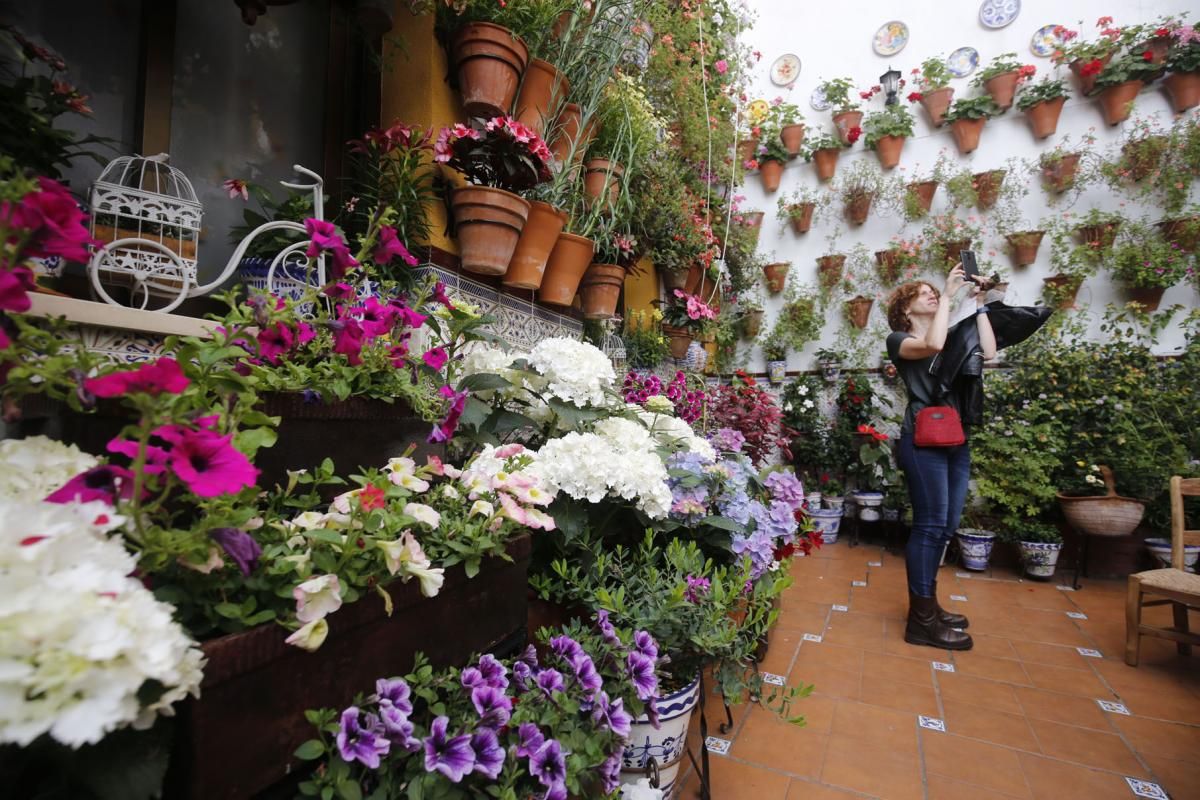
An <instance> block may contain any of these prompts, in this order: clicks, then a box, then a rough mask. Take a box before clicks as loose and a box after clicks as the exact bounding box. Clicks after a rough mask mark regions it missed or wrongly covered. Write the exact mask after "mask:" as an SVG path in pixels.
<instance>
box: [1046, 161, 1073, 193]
mask: <svg viewBox="0 0 1200 800" xmlns="http://www.w3.org/2000/svg"><path fill="white" fill-rule="evenodd" d="M1079 159H1080V155H1079V153H1067V154H1066V155H1064V156H1063V157H1062V158H1060V159H1058V160H1056V161H1053V162H1051V163H1049V164H1042V183H1043V184H1045V185H1046V186H1047V187H1049V188H1050V189H1053V190H1054V191H1055V192H1057V193H1058V194H1062V193H1063V192H1065V191H1066V190H1067V189H1070V188H1071V187H1072V186H1074V185H1075V174H1076V173H1077V172H1078V171H1079Z"/></svg>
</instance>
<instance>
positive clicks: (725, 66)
mask: <svg viewBox="0 0 1200 800" xmlns="http://www.w3.org/2000/svg"><path fill="white" fill-rule="evenodd" d="M713 66H714V67H715V68H716V70H717V72H719V73H720V74H722V75H724V74H725V73H726V72H728V71H729V62H728V61H726V60H725V59H723V58H722V59H721V60H720V61H718V62H717V63H715V64H713Z"/></svg>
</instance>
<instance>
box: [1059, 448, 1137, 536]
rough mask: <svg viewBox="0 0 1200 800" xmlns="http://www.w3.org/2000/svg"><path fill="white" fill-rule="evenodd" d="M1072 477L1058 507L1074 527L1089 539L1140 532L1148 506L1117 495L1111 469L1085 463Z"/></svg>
mask: <svg viewBox="0 0 1200 800" xmlns="http://www.w3.org/2000/svg"><path fill="white" fill-rule="evenodd" d="M1071 476H1072V478H1071V480H1069V482H1068V484H1067V485H1066V486H1065V487H1064V488H1063V489H1062V491H1060V492H1059V493H1058V505H1059V508H1060V509H1062V512H1063V516H1064V517H1066V518H1067V523H1068V524H1069V525H1070V526H1071V527H1072V528H1074V529H1075V530H1077V531H1079V532H1081V533H1083V534H1086V535H1088V536H1128V535H1129V534H1131V533H1133V532H1134V530H1136V529H1137V526H1138V525H1139V524H1140V523H1141V521H1142V516H1143V515H1144V514H1145V513H1146V504H1145V503H1143V502H1142V501H1140V500H1136V499H1134V498H1130V497H1121V496H1120V495H1118V494H1117V488H1116V480H1115V478H1114V477H1113V471H1112V470H1111V469H1109V468H1108V467H1107V466H1103V465H1098V464H1087V463H1086V462H1084V463H1083V466H1081V467H1079V468H1078V469H1071Z"/></svg>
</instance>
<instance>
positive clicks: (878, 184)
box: [837, 159, 886, 225]
mask: <svg viewBox="0 0 1200 800" xmlns="http://www.w3.org/2000/svg"><path fill="white" fill-rule="evenodd" d="M885 185H886V182H885V179H884V177H883V173H882V172H880V170H879V168H878V167H876V166H875V165H874V164H872V163H871V162H869V161H866V160H863V159H860V160H859V161H856V162H855V163H854V165H853V166H852V167H850V169H849V170H848V171H846V172H843V173H842V176H841V177H840V178H839V179H838V186H837V189H838V194H839V195H840V196H841V198H842V202H843V203H844V204H845V213H846V219H847V220H849V222H850V224H851V225H862V224H863V223H864V222H866V221H867V217H868V216H869V215H870V213H871V203H872V202H874V201H875V198H877V197H879V196H880V195H881V194H882V193H883V191H884V188H885Z"/></svg>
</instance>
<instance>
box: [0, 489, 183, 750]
mask: <svg viewBox="0 0 1200 800" xmlns="http://www.w3.org/2000/svg"><path fill="white" fill-rule="evenodd" d="M121 522H123V520H122V519H121V518H120V517H117V516H116V515H115V514H113V512H112V509H110V508H109V507H108V506H107V505H105V504H103V503H85V504H74V503H72V504H57V503H45V502H40V501H12V500H0V742H12V743H16V744H17V745H20V746H26V745H28V744H29V743H30V742H32V741H33V740H34V739H36V738H38V737H39V736H41V735H42V734H45V733H49V734H50V736H51V737H52V738H53V739H55V740H57V741H59V742H61V743H63V744H66V745H69V746H71V747H79V746H81V745H84V744H94V743H96V742H98V741H100V740H101V739H103V738H104V736H105V734H107V733H109V732H111V731H113V730H116V729H117V728H121V727H124V726H126V725H133V726H134V727H137V728H146V727H149V726H150V725H151V724H152V723H153V722H154V718H155V717H156V715H158V714H166V715H169V714H171V713H172V709H171V705H172V704H173V703H175V702H177V701H179V700H182V699H183V698H184V697H186V696H187V695H188V694H191V695H193V696H197V697H198V696H199V693H200V681H201V678H202V667H203V665H204V657H203V654H202V652H201V651H200V649H199V647H198V646H197V645H196V643H195V642H194V641H192V640H191V639H190V638H189V637H188V636H187V634H186V633H185V632H184V631H183V629H182V628H181V627H180V626H179V624H178V623H176V622H175V621H174V619H173V618H172V612H173V609H172V607H171V606H170V605H168V604H166V603H162V602H159V601H158V600H156V599H155V598H154V595H153V594H151V593H150V591H149V590H147V589H146V587H145V586H143V585H142V584H141V582H140V581H138V580H136V579H134V578H131V577H129V576H130V574H131V573H132V572H133V570H134V568H135V566H136V562H135V559H134V558H133V556H132V555H131V554H130V553H129V552H128V551H127V550H126V549H125V546H124V545H123V544H122V542H121V539H120V537H116V536H114V537H112V538H110V537H109V536H108V535H107V531H109V530H112V529H113V528H115V527H117V526H118V525H119V524H120V523H121ZM147 682H154V683H157V684H159V685H161V687H163V691H162V694H161V695H160V696H159V697H158V698H157V699H155V700H154V701H153V703H151V704H150V705H145V706H143V705H142V704H141V702H139V700H138V691H139V690H140V689H141V688H142V687H143V686H145V685H146V684H147Z"/></svg>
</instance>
